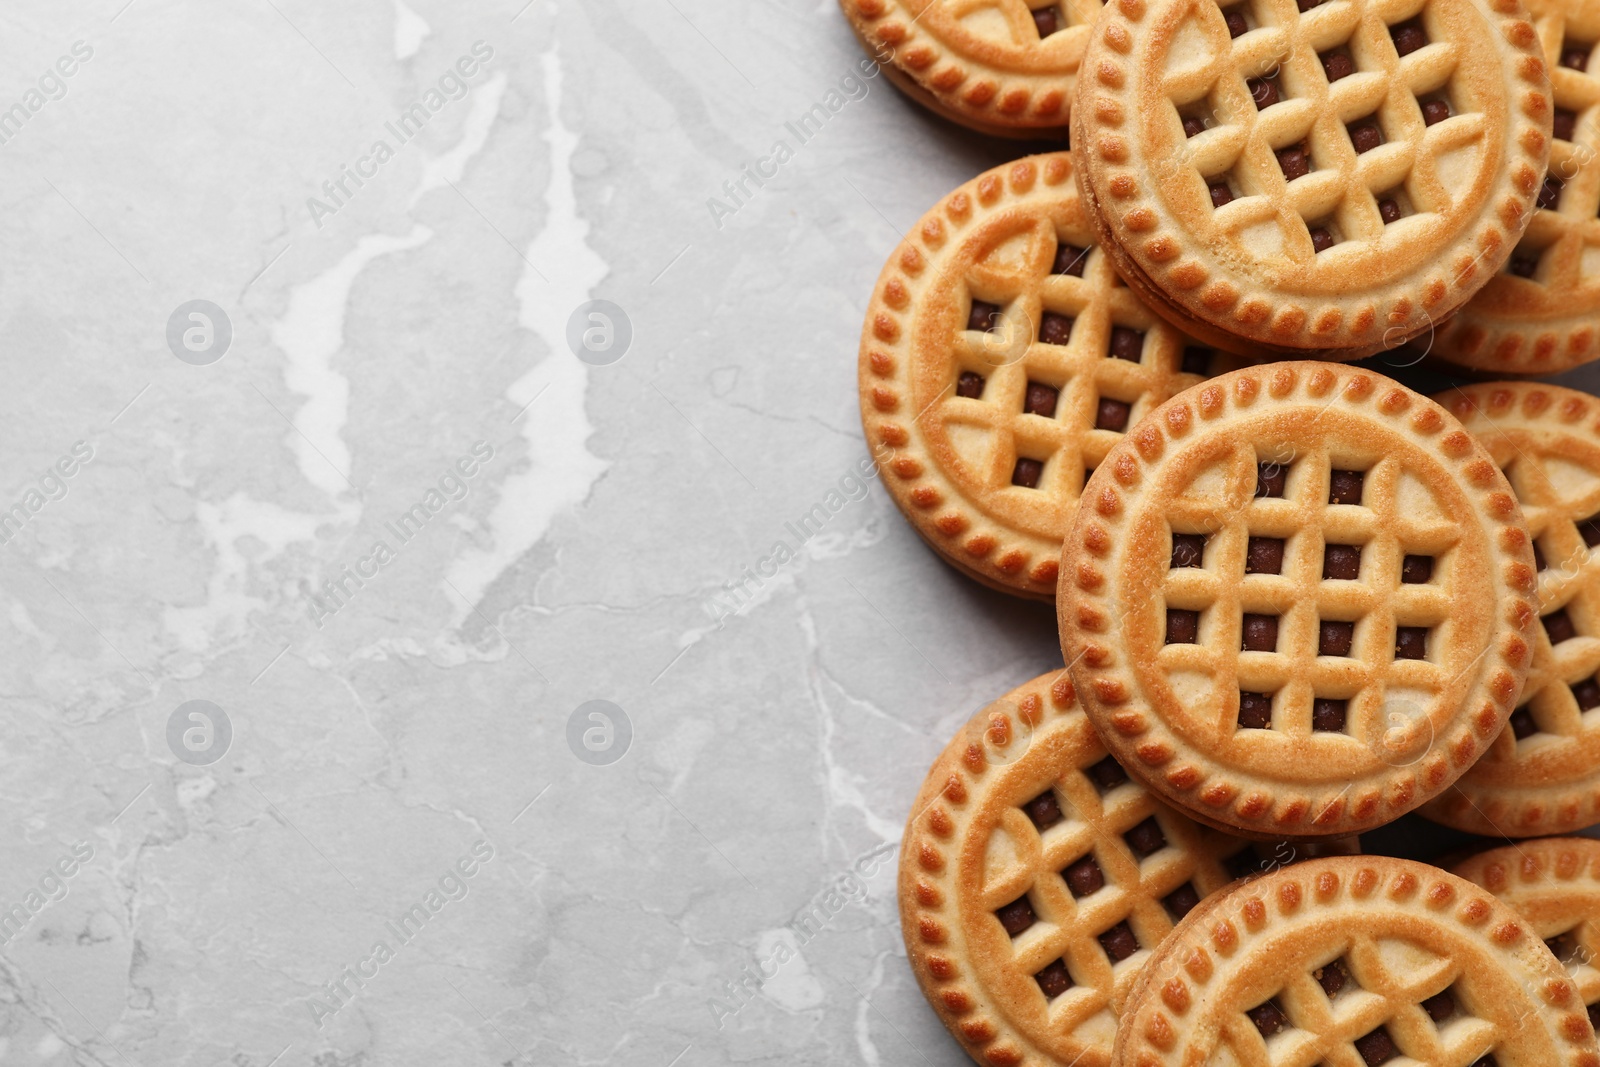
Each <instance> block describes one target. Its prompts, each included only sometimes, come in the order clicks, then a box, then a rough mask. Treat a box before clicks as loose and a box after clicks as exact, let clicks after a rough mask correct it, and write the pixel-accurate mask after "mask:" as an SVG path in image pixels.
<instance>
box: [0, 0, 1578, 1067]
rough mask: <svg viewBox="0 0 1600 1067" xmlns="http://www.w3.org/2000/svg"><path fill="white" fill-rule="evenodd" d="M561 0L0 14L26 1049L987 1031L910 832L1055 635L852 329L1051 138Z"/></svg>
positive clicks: (1, 398)
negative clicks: (915, 939)
mask: <svg viewBox="0 0 1600 1067" xmlns="http://www.w3.org/2000/svg"><path fill="white" fill-rule="evenodd" d="M523 2H524V0H512V2H509V3H492V4H483V3H477V4H473V3H469V4H453V3H445V2H444V0H403V2H402V0H357V2H353V3H347V4H336V5H335V4H313V3H309V2H306V0H242V2H237V3H210V4H202V3H197V2H176V0H132V2H127V0H96V2H94V3H87V2H78V0H59V2H45V0H12V2H10V3H8V4H6V5H5V7H4V9H3V10H0V27H3V32H0V53H3V55H4V60H5V62H4V63H3V70H4V74H3V76H0V111H3V109H6V108H11V106H12V104H16V105H18V106H19V108H20V110H18V108H12V110H11V111H10V112H9V114H10V115H11V120H10V123H9V125H8V124H6V122H5V116H4V114H0V138H3V139H0V166H3V167H4V170H5V174H6V181H5V186H4V189H5V193H4V195H5V198H6V204H5V210H4V211H3V212H0V345H3V351H4V354H5V360H6V367H7V373H6V375H5V381H6V388H5V389H4V390H3V391H0V475H3V480H0V493H3V498H0V509H10V510H12V511H13V512H14V514H15V515H17V516H20V518H18V519H17V520H16V521H15V522H14V523H13V525H12V527H0V529H4V535H3V536H4V540H3V543H0V590H3V600H4V602H3V604H0V627H3V628H4V641H5V647H6V649H7V650H8V655H6V656H5V657H4V662H3V665H0V693H3V694H4V695H3V700H4V707H5V731H4V735H3V741H0V788H3V791H4V797H5V802H6V803H5V807H6V812H7V816H8V817H7V818H6V819H5V820H4V821H3V824H0V934H3V935H5V936H6V940H5V941H4V943H3V945H0V1065H9V1064H35V1063H38V1064H45V1063H49V1064H61V1063H74V1064H97V1065H131V1064H138V1065H156V1064H161V1065H202V1064H222V1063H228V1064H235V1065H238V1067H246V1065H255V1067H262V1065H267V1064H271V1063H278V1064H283V1065H300V1064H319V1065H335V1064H339V1065H345V1064H412V1063H415V1064H430V1065H431V1064H452V1065H453V1064H468V1065H470V1064H486V1065H487V1064H508V1063H517V1064H521V1063H540V1064H546V1063H550V1064H554V1063H571V1064H595V1063H617V1064H640V1065H660V1067H668V1065H671V1064H680V1065H682V1067H697V1065H709V1064H730V1063H755V1062H771V1063H824V1062H826V1063H864V1064H871V1065H877V1064H913V1063H918V1064H961V1063H965V1062H967V1061H966V1057H965V1056H964V1054H963V1053H962V1052H961V1051H960V1050H959V1048H958V1047H957V1046H956V1045H955V1043H954V1042H953V1041H951V1040H950V1039H949V1038H948V1037H947V1036H946V1035H945V1034H944V1032H943V1030H942V1028H941V1027H940V1026H939V1024H938V1022H937V1020H936V1019H935V1018H934V1016H933V1014H932V1013H931V1011H930V1010H929V1009H928V1008H927V1007H926V1005H925V1004H924V1003H923V1001H922V998H921V996H920V994H919V993H918V991H917V989H916V986H915V984H914V982H913V981H912V979H911V976H910V974H909V972H908V970H907V969H906V966H905V961H904V955H903V949H902V947H901V943H900V937H899V931H898V923H897V920H896V913H895V905H894V899H893V889H892V885H893V873H894V865H895V859H896V856H895V845H896V842H897V840H898V838H899V834H900V829H901V825H902V821H903V818H904V815H905V813H906V810H907V808H908V805H909V802H910V798H911V796H912V794H913V792H914V791H915V789H916V787H917V786H918V784H919V783H920V781H921V779H922V776H923V774H924V772H925V770H926V768H927V766H928V764H929V762H930V760H931V759H932V757H933V756H934V754H935V753H936V752H937V750H938V749H939V748H940V747H941V746H942V745H943V744H944V742H945V740H946V738H947V737H948V736H949V735H950V733H951V732H952V731H953V730H954V729H955V727H956V726H957V725H958V724H959V723H960V722H962V721H963V720H965V718H966V717H967V716H968V715H970V714H971V713H972V712H973V711H975V710H976V709H978V708H979V707H981V706H982V705H983V704H984V703H986V702H987V701H988V700H989V699H992V698H993V697H995V696H997V695H998V694H1000V693H1001V692H1004V691H1005V690H1007V689H1009V688H1010V687H1012V686H1014V685H1016V684H1017V683H1019V682H1021V681H1024V680H1026V679H1027V678H1029V677H1032V676H1033V675H1035V674H1037V673H1039V672H1041V671H1043V670H1046V669H1048V668H1050V667H1052V666H1054V665H1056V664H1057V663H1059V654H1058V652H1057V651H1056V645H1055V636H1054V628H1053V622H1052V617H1051V614H1050V612H1049V611H1048V609H1046V608H1043V607H1039V606H1032V605H1022V604H1019V603H1017V602H1014V601H1012V600H1009V599H1006V598H1004V597H1001V596H998V595H996V594H992V593H990V592H988V591H986V590H984V589H981V588H979V587H978V586H976V585H974V584H973V583H971V582H969V581H966V580H964V579H963V578H961V577H959V576H957V575H956V574H954V573H953V572H951V571H950V570H949V569H947V568H946V567H944V566H943V565H942V564H940V563H939V562H938V561H937V560H936V559H935V558H934V557H933V556H932V555H931V553H930V552H929V551H928V550H926V549H925V548H924V547H923V546H922V545H921V543H920V542H919V541H918V540H917V539H916V538H915V536H914V535H913V534H912V533H911V532H910V531H909V530H908V529H907V527H906V526H905V525H904V524H903V523H902V522H901V521H900V519H899V517H898V515H897V514H896V513H895V511H894V509H893V507H892V506H891V505H890V503H889V502H888V500H887V498H886V497H885V496H884V495H883V493H882V492H881V490H880V489H879V488H878V487H877V486H876V485H875V484H872V483H871V482H870V480H860V479H859V478H858V477H857V476H858V474H859V468H858V464H859V463H860V462H861V461H862V460H863V459H864V458H865V456H866V449H865V447H864V444H863V442H862V439H861V435H860V430H859V425H858V421H857V416H856V400H855V393H854V384H853V380H854V361H855V349H856V338H857V334H858V331H859V328H860V322H861V316H862V314H863V311H864V307H865V300H866V297H867V295H868V293H869V291H870V287H871V285H872V282H873V279H874V278H875V277H876V274H877V271H878V269H879V267H880V266H881V264H882V262H883V260H884V258H885V257H886V256H887V255H888V254H889V252H890V251H891V250H892V249H893V247H894V246H895V243H896V242H897V240H898V236H899V232H900V231H903V230H905V229H906V228H907V227H909V226H910V225H911V224H913V223H914V221H915V220H916V219H917V217H918V216H919V215H920V214H921V212H922V211H923V210H925V209H926V207H927V206H929V205H930V204H931V203H932V202H933V201H934V200H936V199H937V198H938V197H939V196H940V195H942V194H943V193H944V192H946V191H947V190H948V189H949V188H951V187H953V186H954V185H956V184H958V183H959V182H961V181H963V180H965V179H967V178H969V177H971V176H972V175H974V174H976V173H978V172H979V171H980V170H982V169H984V168H985V167H987V166H990V165H993V164H995V163H997V162H1000V161H1003V160H1004V159H1006V158H1009V157H1011V156H1013V155H1016V154H1019V153H1020V152H1022V151H1024V150H1025V149H1023V148H1021V147H1018V146H1015V145H1006V144H997V143H993V142H988V141H985V140H983V139H982V138H979V137H976V136H971V135H967V134H965V133H962V132H961V131H958V130H956V129H954V128H952V127H950V126H947V125H945V124H943V123H941V122H939V121H937V120H934V119H931V118H928V117H926V116H924V115H923V114H921V113H920V112H918V111H917V110H915V109H914V108H913V107H912V106H911V105H909V104H908V103H907V102H905V101H904V100H903V99H901V98H900V97H899V96H897V95H896V94H895V93H894V91H893V90H892V89H891V88H890V87H889V86H888V85H887V84H886V82H885V81H884V80H883V79H882V78H871V79H866V78H861V77H860V70H859V67H858V63H859V60H860V56H859V53H858V50H857V47H856V45H855V43H854V41H853V39H852V38H851V36H850V34H849V32H848V30H847V29H846V27H845V25H844V23H843V20H842V19H841V17H840V16H839V14H838V11H837V10H836V8H835V6H834V3H833V0H760V2H756V3H735V2H732V0H660V2H656V0H635V2H632V3H628V4H622V3H620V2H616V0H584V2H582V3H578V2H571V3H562V4H559V5H557V4H551V3H547V2H546V0H535V2H534V3H530V4H528V5H527V6H526V7H524V6H523ZM69 70H70V71H71V73H70V76H68V75H67V73H66V72H67V71H69ZM830 90H837V91H838V94H839V95H838V96H837V97H836V98H835V102H836V103H837V111H836V112H834V113H832V115H831V117H830V119H829V121H828V122H827V123H826V124H825V126H823V128H822V129H821V130H820V131H817V132H814V133H813V134H811V135H810V136H808V137H807V138H806V139H804V141H802V140H801V139H800V138H798V137H796V136H795V134H794V133H793V132H792V131H790V130H789V129H788V128H787V127H786V125H785V124H786V123H787V122H790V121H791V120H793V119H795V118H797V117H798V116H799V115H800V114H801V113H802V112H804V111H806V110H807V109H808V108H810V107H811V106H812V105H813V104H814V103H817V102H819V101H826V100H827V99H828V97H827V94H828V93H829V92H830ZM430 94H431V95H430ZM413 105H420V108H416V107H413ZM779 141H783V142H785V147H786V149H787V151H785V152H782V153H777V152H776V144H777V142H779ZM380 144H381V145H382V147H381V148H380V147H379V146H380ZM776 155H782V156H783V157H784V158H783V159H782V161H781V163H772V162H769V163H765V164H761V166H762V168H763V169H765V170H766V171H768V172H769V173H770V172H772V171H773V170H774V169H775V170H776V173H775V174H774V175H773V176H772V177H771V178H769V179H764V183H763V184H761V185H760V186H756V185H754V184H752V183H750V182H749V181H748V180H747V181H746V187H747V189H748V190H749V193H750V195H749V196H748V197H744V196H741V197H740V198H739V202H737V203H735V202H734V201H732V199H731V198H730V197H729V196H728V194H727V193H726V192H725V189H724V183H728V182H736V181H738V180H739V178H740V176H741V174H742V172H743V168H744V167H745V166H746V165H747V164H748V165H752V166H755V165H756V164H757V163H758V162H759V161H761V160H763V159H767V160H773V159H775V157H776ZM352 173H353V174H355V175H356V177H351V176H350V175H351V174H352ZM357 178H359V179H360V180H359V182H358V181H357ZM341 185H342V188H341ZM713 198H720V200H721V207H720V208H718V207H717V206H716V205H715V204H713V202H712V201H713ZM594 300H603V301H608V302H610V307H611V310H610V312H609V316H610V319H609V321H610V327H611V330H612V334H611V347H610V348H609V349H607V348H606V346H605V343H604V337H603V336H602V335H601V334H596V335H594V337H593V338H592V341H593V342H594V344H595V346H596V348H598V349H600V351H589V350H587V349H582V346H581V345H580V346H579V348H580V349H581V350H583V351H584V352H585V354H586V357H587V358H585V359H579V358H577V356H576V355H575V354H574V349H573V348H572V347H571V345H570V344H569V341H568V336H569V327H570V326H571V324H572V322H573V321H574V314H575V312H578V311H579V310H580V308H583V307H585V306H586V305H587V304H588V303H589V302H590V301H594ZM193 301H205V302H207V303H205V304H199V305H195V304H192V303H191V302H193ZM191 312H192V313H193V314H196V315H198V316H200V317H198V318H193V317H190V316H191ZM577 322H578V329H577V333H578V334H581V333H582V332H583V330H584V329H587V328H591V327H593V328H596V329H600V330H601V331H602V334H603V332H604V329H605V327H606V323H605V322H604V321H603V320H592V321H591V320H588V319H587V318H585V317H583V316H580V317H579V319H578V320H577ZM624 334H631V339H630V340H629V342H628V344H627V346H626V350H625V351H623V350H622V345H621V340H620V339H621V338H622V337H623V336H624ZM619 357H620V358H619ZM1590 381H1591V382H1592V381H1593V378H1592V377H1591V379H1590ZM69 471H70V474H69V473H67V472H69ZM830 493H837V494H838V495H837V496H836V497H831V498H830V495H829V494H830ZM819 502H821V503H824V504H827V505H835V504H836V505H837V507H836V510H832V511H831V512H830V516H831V517H830V519H829V521H828V523H827V525H826V527H825V528H824V529H823V531H822V532H821V533H820V534H819V535H817V536H815V537H812V538H810V539H809V540H807V541H805V542H804V543H803V544H799V543H797V539H796V538H795V537H794V536H793V535H792V534H791V533H790V532H789V530H788V527H787V526H786V524H787V523H789V522H791V521H792V520H794V519H796V518H798V516H800V515H801V514H802V513H804V512H806V511H808V510H809V509H810V508H812V506H813V505H815V504H817V503H819ZM17 508H20V510H16V509H17ZM780 542H783V543H785V544H786V545H787V546H788V548H789V549H790V550H792V552H793V558H792V559H789V560H787V561H786V562H784V563H783V564H782V565H781V566H779V567H777V568H776V570H775V573H774V574H773V576H771V577H759V576H758V578H757V579H756V580H752V579H751V578H749V577H746V570H747V568H754V567H757V566H758V565H759V564H760V563H761V561H762V560H763V559H766V558H768V557H769V556H772V555H773V554H774V553H775V551H776V546H777V545H778V543H780ZM735 589H737V590H738V592H737V593H736V592H734V590H735ZM730 606H732V607H736V608H737V610H733V611H730V610H729V608H730ZM196 701H199V702H205V703H200V704H195V703H191V702H196ZM593 701H603V702H606V703H605V704H601V705H595V704H592V703H590V702H593ZM597 709H598V711H599V712H600V713H602V714H603V716H604V717H602V718H592V717H591V715H592V714H594V713H596V711H597ZM586 737H587V741H586V740H585V738H586ZM607 761H609V762H607ZM19 911H20V914H19ZM806 911H810V912H811V913H813V914H820V915H822V916H823V917H824V918H825V921H823V922H821V923H820V929H819V930H818V932H817V933H816V934H815V935H814V936H810V937H807V938H805V940H804V943H803V944H801V943H800V941H799V940H798V939H797V937H796V935H795V933H794V932H793V930H792V929H791V928H790V925H789V924H790V923H791V921H792V920H793V919H794V917H795V916H796V915H797V914H800V913H802V912H806ZM6 915H9V916H10V917H11V919H10V922H11V925H10V926H9V927H8V926H5V925H3V923H4V921H5V918H4V917H5V916H6ZM408 916H409V917H410V918H408ZM380 945H381V946H382V948H381V951H380V949H379V946H380ZM784 948H787V951H782V950H783V949H784ZM778 955H783V956H785V957H789V956H791V955H792V958H790V959H788V960H787V961H786V962H785V963H784V964H783V965H782V966H781V967H780V968H778V970H777V973H776V974H775V976H773V977H772V978H771V979H770V980H768V981H766V982H765V983H764V984H762V985H761V986H760V988H759V991H758V992H756V993H754V994H747V995H742V996H739V995H734V994H733V993H732V992H731V990H730V984H732V983H739V982H741V980H742V977H743V976H744V975H745V974H746V973H747V972H746V969H747V968H751V969H754V968H757V967H760V966H762V965H763V964H765V963H768V962H769V961H771V960H773V959H774V958H775V957H776V956H778ZM768 969H769V970H770V967H769V968H768ZM358 979H359V980H358Z"/></svg>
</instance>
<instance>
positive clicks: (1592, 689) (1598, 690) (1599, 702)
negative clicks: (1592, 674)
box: [1571, 677, 1600, 711]
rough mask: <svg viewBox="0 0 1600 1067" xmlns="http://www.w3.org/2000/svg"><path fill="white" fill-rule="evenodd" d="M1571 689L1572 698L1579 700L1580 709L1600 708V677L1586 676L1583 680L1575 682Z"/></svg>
mask: <svg viewBox="0 0 1600 1067" xmlns="http://www.w3.org/2000/svg"><path fill="white" fill-rule="evenodd" d="M1571 689H1572V699H1574V700H1576V701H1577V702H1578V710H1579V711H1588V710H1589V709H1590V708H1600V677H1596V678H1585V679H1584V680H1583V681H1581V682H1573V683H1572V686H1571Z"/></svg>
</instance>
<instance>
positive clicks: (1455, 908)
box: [1112, 856, 1600, 1067]
mask: <svg viewBox="0 0 1600 1067" xmlns="http://www.w3.org/2000/svg"><path fill="white" fill-rule="evenodd" d="M1391 1061H1392V1062H1393V1063H1394V1065H1395V1067H1399V1065H1400V1064H1406V1065H1415V1067H1424V1065H1425V1067H1524V1065H1526V1067H1534V1065H1538V1067H1597V1065H1600V1055H1597V1053H1596V1051H1595V1037H1594V1028H1593V1027H1592V1026H1591V1025H1590V1023H1589V1019H1588V1016H1587V1015H1586V1014H1585V1012H1584V1006H1583V1003H1582V1001H1581V1000H1580V999H1579V996H1578V990H1577V989H1576V987H1575V986H1574V985H1573V982H1572V981H1571V979H1570V978H1569V977H1568V976H1567V974H1566V972H1565V971H1564V970H1563V969H1562V967H1561V965H1560V964H1559V963H1557V962H1556V960H1555V959H1554V957H1552V956H1551V954H1550V953H1549V951H1547V950H1546V948H1545V946H1544V945H1543V944H1542V943H1541V942H1540V940H1539V938H1538V936H1537V935H1536V934H1535V933H1534V931H1533V929H1532V928H1530V925H1529V924H1528V923H1527V922H1524V921H1523V920H1522V919H1520V918H1518V917H1517V915H1516V913H1515V912H1514V911H1513V910H1512V909H1511V908H1510V907H1507V906H1506V905H1505V904H1503V903H1500V902H1499V901H1496V900H1495V899H1494V898H1493V897H1491V896H1490V895H1489V894H1488V893H1487V892H1485V891H1484V890H1482V889H1480V888H1478V887H1477V886H1475V885H1473V884H1472V883H1470V882H1467V881H1463V880H1462V879H1460V878H1457V877H1456V876H1454V875H1451V874H1446V873H1445V872H1444V871H1441V870H1439V869H1438V868H1436V867H1430V866H1428V865H1427V864H1423V863H1415V862H1413V861H1411V860H1402V859H1389V858H1383V857H1376V856H1361V857H1335V858H1329V859H1315V860H1308V861H1306V862H1305V863H1302V864H1298V865H1296V866H1294V867H1286V868H1284V869H1282V870H1279V871H1276V872H1274V873H1272V874H1269V875H1267V876H1266V877H1264V878H1260V879H1256V880H1255V881H1252V882H1247V883H1244V884H1242V885H1240V886H1238V887H1236V888H1234V889H1231V890H1229V891H1227V892H1225V893H1221V894H1218V895H1217V896H1216V897H1214V898H1212V899H1211V900H1208V901H1206V903H1205V904H1204V905H1203V906H1202V907H1200V908H1197V909H1195V910H1194V911H1193V912H1191V913H1190V914H1189V917H1188V918H1187V919H1185V920H1184V921H1183V922H1182V923H1181V924H1179V926H1178V928H1177V929H1176V930H1174V931H1173V933H1172V936H1171V937H1169V938H1167V940H1166V941H1164V942H1162V944H1161V947H1160V948H1158V949H1157V950H1156V952H1155V954H1154V956H1153V957H1152V958H1151V960H1150V962H1149V963H1148V964H1147V965H1146V966H1145V970H1144V973H1143V974H1142V975H1141V976H1140V978H1139V981H1138V984H1137V985H1136V986H1135V988H1134V990H1133V992H1132V994H1131V995H1130V996H1129V998H1128V1003H1127V1005H1126V1007H1125V1008H1124V1009H1123V1021H1122V1026H1121V1028H1120V1029H1119V1030H1118V1032H1117V1047H1116V1053H1115V1055H1114V1056H1113V1057H1112V1064H1113V1065H1114V1067H1180V1065H1181V1067H1193V1065H1198V1064H1207V1065H1223V1064H1227V1065H1246V1064H1248V1065H1265V1064H1274V1065H1278V1064H1294V1065H1297V1067H1300V1065H1306V1067H1309V1065H1312V1064H1323V1065H1326V1067H1363V1065H1364V1067H1379V1065H1381V1064H1384V1063H1390V1062H1391Z"/></svg>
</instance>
